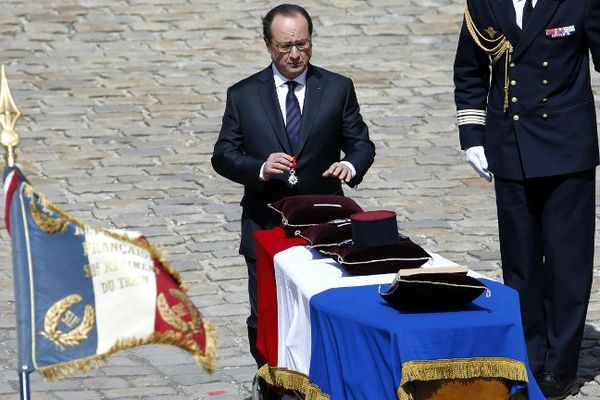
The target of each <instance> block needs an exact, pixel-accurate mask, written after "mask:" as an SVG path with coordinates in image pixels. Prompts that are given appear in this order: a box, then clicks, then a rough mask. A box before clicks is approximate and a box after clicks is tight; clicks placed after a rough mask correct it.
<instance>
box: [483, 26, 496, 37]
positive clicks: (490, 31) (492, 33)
mask: <svg viewBox="0 0 600 400" xmlns="http://www.w3.org/2000/svg"><path fill="white" fill-rule="evenodd" d="M483 31H484V32H485V33H487V34H488V35H489V37H490V39H493V38H494V36H496V34H497V33H498V32H497V31H496V30H495V29H494V28H492V27H491V26H490V27H489V28H487V29H484V30H483Z"/></svg>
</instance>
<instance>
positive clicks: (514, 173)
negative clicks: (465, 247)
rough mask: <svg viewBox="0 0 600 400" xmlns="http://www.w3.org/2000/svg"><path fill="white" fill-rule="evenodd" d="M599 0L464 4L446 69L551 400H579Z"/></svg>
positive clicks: (463, 137) (599, 58)
mask: <svg viewBox="0 0 600 400" xmlns="http://www.w3.org/2000/svg"><path fill="white" fill-rule="evenodd" d="M590 52H591V56H592V59H593V61H594V65H595V67H596V70H598V68H599V67H600V0H468V1H467V2H466V5H465V19H464V23H463V27H462V30H461V33H460V38H459V43H458V48H457V52H456V60H455V65H454V82H455V87H456V89H455V100H456V107H457V115H458V126H459V133H460V144H461V148H462V149H463V150H465V153H466V158H467V160H468V161H469V163H470V164H471V165H472V166H473V167H474V169H475V170H476V171H477V173H478V174H479V175H480V176H482V177H483V178H485V179H487V180H488V181H491V180H492V178H494V181H495V185H494V186H495V191H496V204H497V211H498V227H499V236H500V252H501V258H502V271H503V276H504V281H505V283H506V284H508V285H509V286H511V287H513V288H515V289H516V290H517V291H518V292H519V295H520V299H521V313H522V318H523V326H524V330H525V337H526V342H527V350H528V355H529V363H530V366H531V369H532V371H533V372H534V374H535V375H536V378H537V380H538V383H539V384H540V387H541V389H542V391H543V392H544V394H545V395H546V397H547V398H549V399H563V398H565V397H566V396H568V395H569V394H575V393H577V392H578V389H579V387H578V381H577V366H578V358H579V349H580V346H581V341H582V337H583V328H584V325H585V316H586V311H587V304H588V300H589V295H590V289H591V282H592V269H593V255H594V229H595V227H594V222H595V193H594V191H595V167H596V166H597V165H598V139H597V129H596V115H595V106H594V98H593V94H592V89H591V84H590V70H589V54H590Z"/></svg>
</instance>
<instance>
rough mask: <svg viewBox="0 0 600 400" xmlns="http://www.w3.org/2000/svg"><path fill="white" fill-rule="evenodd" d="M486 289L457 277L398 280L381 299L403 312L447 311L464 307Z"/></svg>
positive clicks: (442, 275) (467, 278) (421, 276)
mask: <svg viewBox="0 0 600 400" xmlns="http://www.w3.org/2000/svg"><path fill="white" fill-rule="evenodd" d="M486 289H487V286H485V284H483V283H482V282H481V281H479V280H477V279H475V278H473V277H470V276H467V275H466V274H456V273H428V274H414V275H410V276H405V277H402V278H400V277H396V279H395V280H394V283H393V284H392V285H391V286H390V288H389V290H388V291H387V292H385V293H381V296H382V297H383V298H384V299H385V301H387V302H388V303H389V304H390V305H391V306H392V307H394V308H397V309H399V310H403V311H446V310H455V309H459V308H462V307H464V306H465V305H467V304H468V303H470V302H471V301H473V300H475V299H476V298H477V297H479V296H480V295H481V293H483V291H484V290H486Z"/></svg>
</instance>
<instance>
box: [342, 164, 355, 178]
mask: <svg viewBox="0 0 600 400" xmlns="http://www.w3.org/2000/svg"><path fill="white" fill-rule="evenodd" d="M340 164H343V165H345V166H346V167H348V168H350V173H351V174H352V178H354V177H355V176H356V168H354V165H352V163H350V162H349V161H340Z"/></svg>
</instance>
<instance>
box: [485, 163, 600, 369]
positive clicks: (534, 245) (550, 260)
mask: <svg viewBox="0 0 600 400" xmlns="http://www.w3.org/2000/svg"><path fill="white" fill-rule="evenodd" d="M495 182H496V184H495V187H496V204H497V209H498V228H499V236H500V253H501V258H502V272H503V276H504V282H505V283H506V284H507V285H508V286H510V287H512V288H514V289H516V290H517V292H518V293H519V296H520V300H521V316H522V319H523V328H524V331H525V339H526V343H527V352H528V356H529V363H530V366H531V369H532V371H533V372H534V373H539V372H541V371H544V370H547V371H553V372H555V373H558V374H560V375H571V376H572V375H575V374H576V373H577V365H578V359H579V349H580V347H581V341H582V337H583V329H584V326H585V317H586V313H587V306H588V301H589V297H590V290H591V284H592V276H593V258H594V229H595V170H588V171H583V172H578V173H574V174H567V175H559V176H552V177H543V178H534V179H526V180H524V181H512V180H506V179H502V178H496V180H495Z"/></svg>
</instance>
